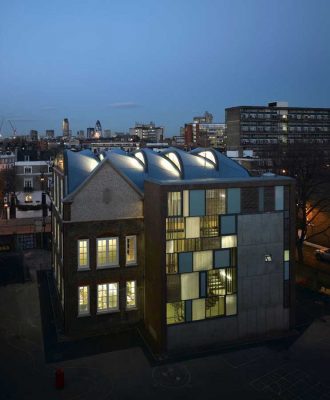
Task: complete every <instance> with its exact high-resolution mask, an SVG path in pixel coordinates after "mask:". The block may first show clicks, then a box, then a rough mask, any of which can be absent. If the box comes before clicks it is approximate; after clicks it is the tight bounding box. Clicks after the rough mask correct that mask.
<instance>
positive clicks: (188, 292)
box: [181, 272, 199, 300]
mask: <svg viewBox="0 0 330 400" xmlns="http://www.w3.org/2000/svg"><path fill="white" fill-rule="evenodd" d="M198 297H199V273H198V272H193V273H191V274H181V300H189V299H197V298H198Z"/></svg>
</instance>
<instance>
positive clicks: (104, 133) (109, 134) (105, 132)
mask: <svg viewBox="0 0 330 400" xmlns="http://www.w3.org/2000/svg"><path fill="white" fill-rule="evenodd" d="M103 137H105V138H109V137H111V129H104V131H103Z"/></svg>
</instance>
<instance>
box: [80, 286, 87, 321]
mask: <svg viewBox="0 0 330 400" xmlns="http://www.w3.org/2000/svg"><path fill="white" fill-rule="evenodd" d="M78 296H79V299H78V315H88V314H89V286H79V289H78Z"/></svg>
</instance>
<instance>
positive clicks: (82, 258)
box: [56, 224, 89, 269]
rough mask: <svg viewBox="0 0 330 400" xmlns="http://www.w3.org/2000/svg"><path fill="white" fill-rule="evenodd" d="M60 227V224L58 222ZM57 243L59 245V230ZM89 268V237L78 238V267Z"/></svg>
mask: <svg viewBox="0 0 330 400" xmlns="http://www.w3.org/2000/svg"><path fill="white" fill-rule="evenodd" d="M56 227H57V228H58V227H59V225H58V224H56ZM57 233H58V235H57V244H58V246H59V232H57ZM83 268H89V239H81V240H78V269H83Z"/></svg>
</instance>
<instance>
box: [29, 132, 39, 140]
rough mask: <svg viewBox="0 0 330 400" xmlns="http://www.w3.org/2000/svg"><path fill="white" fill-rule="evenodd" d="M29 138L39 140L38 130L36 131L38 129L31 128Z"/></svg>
mask: <svg viewBox="0 0 330 400" xmlns="http://www.w3.org/2000/svg"><path fill="white" fill-rule="evenodd" d="M29 139H30V140H31V141H32V142H37V141H38V131H36V130H34V129H31V130H30V136H29Z"/></svg>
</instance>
